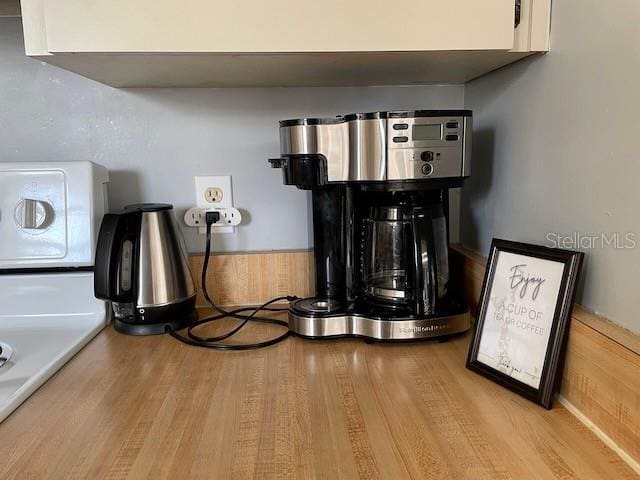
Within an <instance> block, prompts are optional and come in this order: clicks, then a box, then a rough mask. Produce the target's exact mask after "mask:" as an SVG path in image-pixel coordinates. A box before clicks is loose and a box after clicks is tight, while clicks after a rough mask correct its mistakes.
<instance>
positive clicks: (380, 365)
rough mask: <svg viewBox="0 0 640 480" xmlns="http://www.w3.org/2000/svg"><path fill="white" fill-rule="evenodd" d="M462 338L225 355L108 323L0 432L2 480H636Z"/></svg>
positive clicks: (262, 329) (305, 345) (583, 431)
mask: <svg viewBox="0 0 640 480" xmlns="http://www.w3.org/2000/svg"><path fill="white" fill-rule="evenodd" d="M269 328H270V329H271V330H268V329H269ZM267 330H268V332H267ZM265 333H267V334H275V333H279V330H278V331H276V330H275V327H268V326H264V325H257V326H252V327H251V328H250V329H249V331H248V332H247V333H246V335H247V337H245V340H246V339H247V338H250V337H255V336H256V335H264V334H265ZM468 341H469V335H465V336H462V337H458V338H455V339H453V340H450V341H449V342H445V343H438V342H427V343H417V344H401V345H398V344H395V345H391V344H365V343H364V342H363V341H361V340H331V341H309V340H302V339H300V338H290V339H288V340H286V341H285V342H284V343H282V344H279V345H277V346H275V347H270V348H268V349H264V350H257V351H248V352H218V351H210V350H205V349H199V348H193V347H189V346H186V345H183V344H181V343H179V342H177V341H176V340H174V339H173V338H171V337H169V336H155V337H128V336H124V335H119V334H117V333H116V332H115V331H114V330H113V328H112V327H109V328H107V329H105V330H104V331H103V332H102V333H100V334H99V335H98V336H97V337H96V339H95V340H93V341H92V342H91V343H90V344H89V345H88V346H87V347H85V348H84V349H83V350H82V351H81V352H80V353H79V354H78V355H77V356H76V357H75V358H74V359H73V360H72V361H71V362H70V363H69V364H67V365H66V366H65V367H64V368H63V369H62V370H61V371H60V372H59V373H58V374H57V375H55V376H54V377H53V378H52V379H51V380H49V381H48V382H47V383H46V384H45V385H44V386H43V387H42V388H41V389H40V390H39V391H38V392H36V393H35V394H34V395H33V396H32V397H31V398H30V399H29V400H27V401H26V402H25V403H24V404H23V405H22V406H21V407H20V408H18V409H17V410H16V411H15V412H14V413H13V414H12V415H11V416H10V417H9V418H7V419H6V420H5V422H4V423H2V424H0V439H1V441H0V459H2V460H1V461H0V478H2V479H4V480H7V479H10V478H47V479H57V478H101V479H102V478H110V479H121V478H130V479H139V478H153V479H157V478H173V479H175V478H180V479H181V478H215V479H218V478H220V479H226V478H261V479H262V478H330V479H335V478H367V479H368V478H382V479H401V478H413V479H423V478H433V479H440V478H442V479H466V478H468V479H474V480H476V479H483V478H486V479H505V478H514V479H529V478H536V479H539V478H545V479H546V478H562V479H570V478H582V479H597V478H605V479H612V478H616V479H624V478H638V477H637V476H635V474H634V472H633V471H632V470H631V469H630V468H629V467H628V466H627V465H626V464H625V463H624V462H623V461H622V460H621V459H620V458H619V457H618V456H617V455H616V454H615V453H614V452H613V451H611V450H610V449H609V448H607V447H606V446H605V445H604V443H602V442H601V441H600V440H599V439H597V438H596V436H595V435H594V434H593V433H592V432H591V431H589V430H588V429H587V428H586V427H585V426H584V425H583V424H582V423H580V422H579V421H578V420H577V419H576V418H575V417H574V416H573V415H571V414H570V413H569V412H568V411H567V410H566V409H565V408H564V407H562V406H561V405H559V404H558V403H557V402H556V404H555V406H554V408H553V410H551V411H547V410H544V409H543V408H542V407H539V406H537V405H534V404H532V403H530V402H528V401H526V400H524V399H523V398H520V397H518V396H517V395H515V394H513V393H511V392H509V391H507V390H505V389H503V388H501V387H499V386H498V385H495V384H493V383H491V382H490V381H488V380H486V379H484V378H483V377H480V376H478V375H476V374H474V373H473V372H470V371H468V370H467V369H466V368H465V366H464V364H465V358H466V353H467V346H468Z"/></svg>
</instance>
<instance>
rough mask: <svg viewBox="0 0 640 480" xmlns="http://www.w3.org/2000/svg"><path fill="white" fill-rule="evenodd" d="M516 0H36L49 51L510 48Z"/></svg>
mask: <svg viewBox="0 0 640 480" xmlns="http://www.w3.org/2000/svg"><path fill="white" fill-rule="evenodd" d="M514 4H515V1H514V0H395V1H389V0H225V1H222V0H182V1H176V0H44V18H45V25H46V36H47V50H48V51H49V52H51V53H64V52H123V53H124V52H139V53H150V52H169V53H171V52H176V53H187V52H192V53H204V52H206V53H217V52H220V53H229V52H257V53H264V52H292V53H299V52H376V51H387V52H388V51H446V50H509V49H511V48H512V47H513V44H514V10H515V7H514Z"/></svg>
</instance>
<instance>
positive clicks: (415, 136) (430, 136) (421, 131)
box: [411, 123, 442, 142]
mask: <svg viewBox="0 0 640 480" xmlns="http://www.w3.org/2000/svg"><path fill="white" fill-rule="evenodd" d="M411 136H412V140H413V141H414V142H415V141H416V140H417V141H422V140H442V124H441V123H438V124H435V125H424V124H422V125H414V126H413V130H412V132H411Z"/></svg>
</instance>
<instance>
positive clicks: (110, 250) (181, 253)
mask: <svg viewBox="0 0 640 480" xmlns="http://www.w3.org/2000/svg"><path fill="white" fill-rule="evenodd" d="M94 293H95V296H96V297H97V298H100V299H103V300H109V301H111V302H112V303H111V304H112V306H113V312H114V317H115V320H114V325H115V328H116V330H117V331H118V332H121V333H126V334H130V335H153V334H159V333H164V332H165V330H166V329H167V327H169V326H170V327H171V328H172V329H174V330H179V329H181V328H184V327H186V326H188V325H190V324H191V323H192V322H193V321H194V320H195V319H196V318H197V313H196V308H195V302H196V290H195V286H194V282H193V278H192V276H191V271H190V269H189V262H188V259H187V252H186V248H185V245H184V239H183V238H182V235H181V233H180V230H179V227H178V224H177V221H176V219H175V216H174V214H173V206H172V205H167V204H154V203H142V204H137V205H129V206H127V207H125V208H124V209H123V210H122V211H121V212H119V213H108V214H106V215H105V216H104V218H103V220H102V225H101V227H100V233H99V235H98V245H97V250H96V258H95V274H94Z"/></svg>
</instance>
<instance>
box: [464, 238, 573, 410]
mask: <svg viewBox="0 0 640 480" xmlns="http://www.w3.org/2000/svg"><path fill="white" fill-rule="evenodd" d="M583 257H584V254H583V253H580V252H573V251H569V250H560V249H553V248H547V247H541V246H536V245H528V244H525V243H518V242H511V241H507V240H499V239H493V242H492V243H491V252H490V253H489V261H488V262H487V270H486V273H485V277H484V283H483V285H482V293H481V294H480V304H479V305H478V318H477V320H476V325H475V331H474V336H473V339H472V341H471V345H470V347H469V355H468V357H467V367H468V368H469V369H471V370H473V371H475V372H478V373H480V374H482V375H484V376H486V377H488V378H490V379H492V380H493V381H495V382H497V383H499V384H500V385H502V386H504V387H506V388H509V389H511V390H513V391H515V392H517V393H519V394H520V395H522V396H524V397H526V398H528V399H530V400H532V401H534V402H536V403H539V404H540V405H542V406H543V407H545V408H551V405H552V402H553V393H554V392H555V390H556V388H557V387H558V379H559V376H561V375H562V372H561V371H560V370H559V369H560V368H561V366H562V360H563V358H564V350H565V347H566V338H567V332H568V327H569V321H570V319H571V311H572V310H573V302H574V299H575V293H576V285H577V281H578V277H579V275H580V269H581V267H582V259H583Z"/></svg>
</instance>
